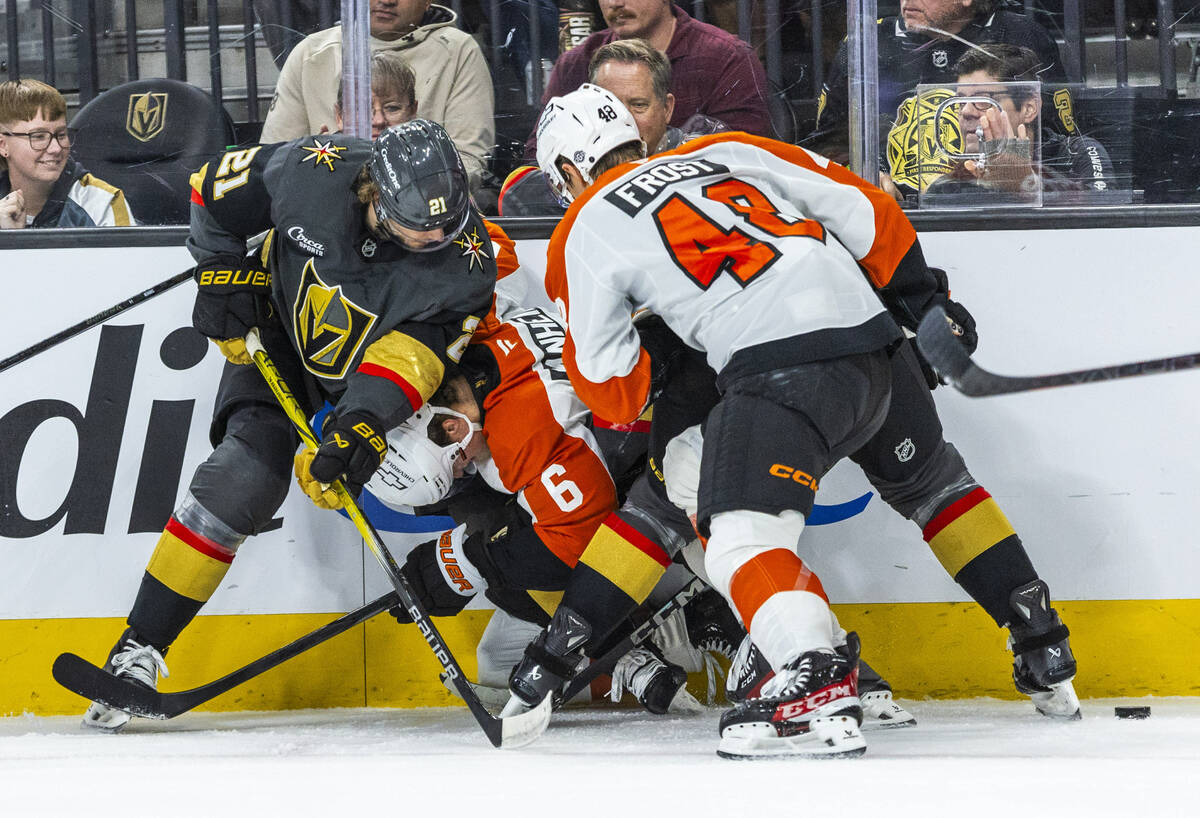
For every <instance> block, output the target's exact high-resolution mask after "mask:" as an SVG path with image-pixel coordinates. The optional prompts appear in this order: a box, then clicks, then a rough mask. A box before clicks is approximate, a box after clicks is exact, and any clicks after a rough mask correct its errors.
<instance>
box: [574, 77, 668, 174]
mask: <svg viewBox="0 0 1200 818" xmlns="http://www.w3.org/2000/svg"><path fill="white" fill-rule="evenodd" d="M593 82H594V83H595V84H596V85H599V86H600V87H601V88H603V89H605V90H606V91H611V92H612V93H613V95H614V96H615V97H616V98H617V99H619V100H621V103H622V104H623V105H624V106H625V107H626V108H628V109H629V113H631V114H633V119H634V121H635V122H636V123H637V129H638V133H639V134H641V137H642V141H643V142H645V143H646V149H647V150H648V151H649V152H650V153H657V152H658V150H659V146H660V145H661V143H662V139H663V137H664V136H666V133H667V125H668V124H669V123H670V121H671V114H672V113H674V111H675V98H674V97H673V96H672V95H670V94H667V98H666V100H665V101H664V100H661V99H659V98H658V97H657V96H655V94H654V79H653V77H652V76H651V75H650V66H648V65H646V64H645V63H643V62H617V61H616V60H609V61H608V62H606V63H603V64H601V66H600V67H599V68H598V69H597V70H596V77H595V79H594V80H593Z"/></svg>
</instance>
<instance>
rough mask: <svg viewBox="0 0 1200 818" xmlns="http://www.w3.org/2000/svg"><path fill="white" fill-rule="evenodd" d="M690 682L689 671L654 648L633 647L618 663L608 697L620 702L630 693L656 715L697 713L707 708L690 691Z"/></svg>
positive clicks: (651, 646) (650, 646) (613, 673)
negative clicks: (626, 693)
mask: <svg viewBox="0 0 1200 818" xmlns="http://www.w3.org/2000/svg"><path fill="white" fill-rule="evenodd" d="M687 679H688V675H687V671H686V670H684V669H683V668H682V667H680V666H679V665H676V664H672V663H671V662H668V661H667V660H666V659H664V658H663V656H662V654H661V653H660V652H659V650H658V649H657V648H656V647H654V646H653V645H647V646H645V647H640V648H634V649H633V650H631V651H629V653H626V654H625V655H624V656H622V657H621V659H620V661H618V662H617V665H616V667H614V668H613V672H612V688H611V689H610V690H609V692H608V696H609V698H610V699H611V700H612V701H614V702H619V701H621V696H622V695H624V693H625V691H626V690H628V691H629V692H630V693H632V694H633V695H634V696H635V697H636V698H637V700H638V703H639V704H641V706H642V707H644V708H646V710H648V711H650V712H651V713H653V714H655V715H656V716H661V715H663V714H665V713H696V712H699V711H701V710H703V709H704V707H703V705H701V704H700V702H698V701H696V699H695V697H694V696H692V694H691V693H689V692H688V689H687Z"/></svg>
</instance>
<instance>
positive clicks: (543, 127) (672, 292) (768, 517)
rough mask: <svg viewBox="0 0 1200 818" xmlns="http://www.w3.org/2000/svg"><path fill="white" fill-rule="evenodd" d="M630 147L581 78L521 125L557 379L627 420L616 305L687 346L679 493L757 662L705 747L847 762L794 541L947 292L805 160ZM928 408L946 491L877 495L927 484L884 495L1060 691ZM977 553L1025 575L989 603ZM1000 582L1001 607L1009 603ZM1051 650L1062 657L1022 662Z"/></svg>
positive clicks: (848, 184)
mask: <svg viewBox="0 0 1200 818" xmlns="http://www.w3.org/2000/svg"><path fill="white" fill-rule="evenodd" d="M643 151H644V148H643V146H642V144H641V142H640V140H639V139H638V134H637V130H636V127H635V125H634V123H633V120H632V117H630V116H629V114H628V112H627V111H625V110H624V108H623V107H622V106H621V105H620V103H619V102H618V101H617V100H616V99H615V98H614V97H613V96H612V95H611V94H608V93H607V92H605V91H603V90H601V89H599V88H596V87H594V86H584V87H582V88H581V89H579V90H578V91H576V92H573V93H572V94H568V95H566V96H564V97H561V98H556V99H553V100H551V101H550V103H548V105H547V107H546V110H545V111H544V112H543V115H542V118H541V120H540V122H539V127H538V161H539V165H540V166H541V168H542V170H543V171H544V172H545V173H546V175H547V177H548V178H549V179H550V180H551V182H552V184H554V185H555V187H556V188H557V189H558V191H559V192H560V194H561V195H562V196H563V197H564V198H566V199H568V200H573V201H572V204H571V207H570V209H569V210H568V212H567V214H566V216H565V218H564V219H563V221H562V222H561V223H560V224H559V226H558V228H557V229H556V231H555V233H554V236H553V237H552V238H551V241H550V246H549V250H548V262H547V273H546V288H547V293H548V294H549V295H550V297H551V299H553V300H554V301H555V302H556V303H557V304H558V306H559V308H560V310H561V311H562V312H563V315H564V317H566V318H567V321H568V325H569V336H568V341H567V343H566V345H565V351H564V356H563V357H564V363H565V366H566V369H567V372H568V374H569V375H570V378H571V382H572V384H573V385H574V386H575V389H576V392H577V393H578V395H579V396H580V397H581V398H582V399H583V400H584V401H585V403H587V404H588V405H589V407H590V408H591V409H592V410H593V411H594V412H596V413H597V414H600V415H602V416H603V417H605V418H606V419H609V420H612V421H614V422H629V421H631V420H633V419H634V418H636V417H637V416H638V415H639V413H640V412H641V411H642V410H643V408H644V406H645V404H646V401H647V397H648V395H649V393H650V385H651V374H652V360H651V358H650V356H649V354H648V353H647V352H646V351H645V350H643V349H642V348H641V347H640V345H639V343H638V336H637V334H636V332H635V330H634V327H633V325H632V321H631V314H632V313H633V312H634V311H635V310H639V309H648V310H650V311H651V312H653V313H655V314H657V315H659V316H661V317H662V319H663V320H664V321H665V322H666V323H667V325H668V326H669V327H670V329H671V330H673V331H674V332H675V333H676V334H677V335H678V336H679V337H680V338H681V339H682V340H683V341H684V342H685V343H687V344H688V345H690V346H692V347H694V348H696V349H698V350H701V351H702V352H703V353H705V355H706V357H707V359H708V362H709V364H710V365H711V366H712V368H713V370H715V371H716V372H717V374H718V378H717V385H718V389H719V391H720V400H719V401H718V402H717V404H716V406H715V408H714V409H713V410H712V412H711V413H710V414H709V415H708V417H707V420H706V422H705V428H704V445H703V452H702V455H701V464H700V478H699V486H698V496H697V503H696V505H697V523H698V528H699V531H700V532H701V534H703V535H706V536H708V538H709V539H708V550H707V554H706V557H705V568H706V569H707V572H708V574H709V577H710V579H711V580H712V582H713V584H714V586H715V587H716V588H717V589H718V590H719V591H721V593H722V594H723V595H724V596H725V597H726V598H727V599H728V600H729V601H730V603H731V605H732V606H733V607H734V608H735V610H736V611H737V613H738V615H739V616H740V618H741V619H742V621H743V622H744V623H745V624H746V625H747V627H748V630H749V631H750V633H751V635H752V637H753V639H754V642H755V644H756V645H757V646H758V648H759V650H760V651H761V652H762V654H763V655H764V656H765V657H766V659H767V660H768V661H769V662H770V665H771V666H772V668H774V670H775V675H774V676H773V677H772V678H771V679H770V680H769V681H768V682H767V684H765V685H764V686H763V687H762V689H761V690H760V691H758V692H757V693H756V695H753V696H752V697H751V698H749V699H747V700H746V701H745V702H743V703H741V704H739V705H737V706H735V707H734V708H733V709H732V710H730V711H728V712H727V713H726V714H725V715H724V716H723V718H722V720H721V743H720V747H719V749H718V753H719V754H721V755H723V756H727V757H758V756H779V755H835V754H838V755H850V754H859V753H861V752H863V750H864V749H865V743H864V741H863V739H862V735H861V733H860V731H859V722H860V721H861V707H860V702H859V700H858V697H857V671H856V660H857V639H856V638H855V637H854V635H853V634H850V635H849V638H848V640H847V644H846V645H845V646H843V647H841V648H840V649H838V648H837V647H835V642H834V635H833V633H832V624H831V617H830V613H829V607H828V600H827V598H826V596H825V593H824V590H823V589H822V587H821V583H820V580H819V579H818V578H817V577H816V576H815V575H814V574H813V573H812V572H811V570H809V568H808V567H807V566H806V565H805V564H804V563H803V562H802V561H801V560H800V558H799V557H798V556H797V554H796V551H795V548H796V544H797V542H798V538H799V536H800V533H801V531H802V530H803V527H804V520H805V516H806V515H807V514H808V513H809V512H810V511H811V509H812V505H813V497H814V494H815V492H816V489H817V484H818V481H819V480H820V478H821V477H822V476H823V475H824V474H825V473H826V471H828V469H829V468H830V467H831V466H832V465H833V464H834V463H835V462H836V461H837V460H839V459H841V458H842V457H844V456H847V455H851V454H854V453H858V452H860V451H861V450H863V449H864V448H868V447H867V444H868V443H869V442H872V444H873V445H874V446H875V447H878V441H876V440H874V438H875V435H876V433H877V431H878V430H880V429H881V428H882V427H883V426H884V424H885V421H887V420H888V414H889V413H888V409H889V405H890V402H891V400H892V392H893V384H894V383H902V382H903V378H901V380H899V381H897V380H896V371H897V369H898V368H900V363H904V365H905V366H907V365H908V363H905V362H909V363H911V362H912V359H911V351H910V350H908V348H907V347H906V346H904V342H903V338H902V334H901V332H900V330H899V328H898V326H897V324H896V320H900V321H902V323H904V325H905V326H908V325H910V324H911V325H913V326H915V325H916V323H917V322H919V319H920V317H921V316H922V315H923V314H924V313H925V312H926V311H927V310H928V309H929V307H930V306H932V305H933V304H935V303H940V304H943V305H945V304H946V303H951V304H953V302H947V298H946V291H945V288H944V285H943V286H940V287H939V281H938V278H937V276H936V275H935V274H934V273H933V272H932V271H931V270H930V269H929V268H928V267H927V265H926V264H925V261H924V258H923V256H922V254H921V249H920V245H919V243H918V242H917V240H916V234H915V232H914V231H913V229H912V226H911V225H910V224H909V223H908V220H907V219H906V218H905V216H904V214H903V213H902V212H901V211H900V209H899V208H898V207H897V206H896V204H895V203H894V201H892V200H891V199H890V197H888V196H887V195H886V194H884V193H883V192H882V191H880V190H878V189H876V188H874V187H873V186H871V185H868V184H866V183H864V182H863V181H862V180H860V179H858V177H856V176H854V175H853V174H851V173H849V172H848V171H847V170H846V169H845V168H841V167H840V166H837V165H835V164H832V163H830V162H829V161H828V160H826V159H824V158H823V157H819V156H816V155H814V154H811V153H809V152H807V151H804V150H802V149H800V148H796V147H793V146H790V145H784V144H782V143H778V142H773V141H771V140H765V139H760V138H757V137H751V136H749V135H746V134H721V135H716V136H711V137H704V138H701V139H698V140H694V141H692V142H689V143H687V144H685V145H683V146H681V147H680V148H679V149H677V150H675V151H672V152H669V153H666V154H662V155H659V156H656V157H655V158H653V159H652V160H650V161H648V162H645V163H637V161H638V160H640V159H641V158H642V156H643ZM631 163H632V164H631ZM884 303H886V304H887V307H886V308H885V306H884ZM954 306H956V307H957V305H954ZM960 309H961V308H960ZM963 312H964V313H965V311H963ZM893 316H895V320H894V319H893ZM968 318H969V316H968ZM900 352H903V358H902V356H901V355H900ZM893 359H895V361H894V360H893ZM897 362H899V363H897ZM913 367H915V363H912V367H909V368H910V369H911V368H913ZM904 399H905V400H906V401H907V400H910V399H912V398H911V397H910V396H907V395H906V396H904ZM925 399H926V400H927V399H928V393H927V392H926V394H925ZM929 406H930V411H932V402H929ZM932 417H933V425H934V426H935V427H936V429H935V431H936V440H937V441H938V443H939V444H940V446H942V447H948V449H945V448H944V449H942V450H940V453H939V457H938V459H937V460H935V461H933V463H932V465H931V468H932V469H935V470H936V469H942V468H944V469H946V472H945V473H946V474H947V475H950V474H951V473H952V472H953V471H954V470H956V469H957V470H960V471H961V474H962V475H964V476H965V482H964V483H963V485H962V486H957V487H956V486H952V485H942V488H944V489H947V490H948V491H942V492H940V493H938V494H937V495H936V496H930V497H928V501H929V505H928V507H925V506H922V507H921V508H917V507H915V506H914V507H913V508H907V507H905V506H906V504H909V503H911V501H912V499H913V498H912V497H907V498H906V497H903V496H900V495H901V494H902V492H901V491H897V489H907V488H915V489H919V490H921V491H928V489H929V488H930V486H929V485H927V484H923V483H921V481H919V480H918V481H915V482H914V484H913V485H911V486H893V487H892V489H893V492H892V497H891V498H885V499H888V502H889V503H891V504H892V505H893V507H895V508H897V510H902V508H903V511H902V513H905V516H909V517H910V518H911V519H914V521H918V522H919V524H920V525H922V527H923V528H925V529H926V535H927V539H929V540H930V544H931V548H933V550H934V552H935V554H937V555H938V557H939V560H941V561H942V563H943V565H945V566H946V567H947V569H948V570H949V571H950V572H951V575H952V576H955V578H956V580H959V581H960V584H963V586H964V587H965V588H967V589H968V590H969V591H971V593H972V596H973V597H975V598H976V599H978V600H979V601H980V603H981V604H983V605H984V607H985V609H987V610H988V612H989V613H990V614H992V616H993V617H994V618H995V619H996V620H997V623H998V624H1001V625H1006V626H1008V627H1010V628H1011V630H1012V633H1013V637H1014V639H1015V640H1016V643H1017V644H1016V645H1015V646H1014V651H1015V652H1016V654H1017V655H1016V662H1015V672H1016V678H1017V682H1018V686H1019V687H1020V686H1021V684H1022V681H1023V680H1025V681H1027V682H1033V683H1036V685H1038V686H1039V688H1042V689H1043V690H1044V692H1045V693H1046V694H1047V695H1050V694H1054V693H1055V692H1056V691H1054V690H1052V689H1051V688H1052V687H1054V686H1056V685H1061V684H1066V685H1067V688H1068V689H1069V679H1070V678H1071V677H1072V676H1073V675H1074V672H1075V666H1074V661H1073V659H1072V658H1071V657H1070V651H1069V647H1068V646H1067V642H1066V637H1067V633H1066V628H1065V627H1063V626H1062V624H1061V621H1059V619H1058V616H1057V614H1056V613H1054V611H1053V609H1052V608H1050V607H1049V604H1048V595H1047V593H1046V590H1045V584H1044V583H1043V582H1042V581H1041V580H1040V579H1038V578H1037V575H1036V573H1035V572H1033V569H1032V566H1030V565H1029V561H1028V558H1027V557H1026V556H1025V555H1024V551H1023V549H1022V547H1021V545H1020V541H1019V539H1018V538H1017V537H1016V536H1015V534H1014V533H1013V532H1012V529H1011V526H1009V525H1008V524H1007V521H1006V520H1004V518H1003V515H1002V514H1001V513H1000V512H999V510H998V509H997V508H995V504H994V502H993V501H992V500H991V499H990V497H988V495H987V493H986V492H985V491H983V490H982V488H980V487H978V484H975V483H974V481H973V480H972V479H971V478H970V475H969V473H967V472H966V470H965V466H962V461H961V458H959V457H958V456H957V453H956V452H954V451H953V447H949V446H948V444H946V443H945V441H943V440H942V439H941V434H940V424H937V423H936V413H935V412H933V413H932ZM856 459H857V458H856ZM937 477H938V476H937V475H935V478H937ZM935 482H936V480H935ZM956 488H961V489H963V491H962V496H961V497H959V496H958V495H955V494H954V493H953V491H954V490H955V489H956ZM930 516H932V517H934V519H933V520H930V519H929V517H930ZM926 523H928V525H926ZM930 527H933V528H934V529H936V530H934V531H932V532H931V530H930ZM939 535H940V536H941V541H939V540H938V537H939ZM989 555H990V556H989ZM964 563H965V564H966V566H967V568H971V571H967V570H966V568H964ZM993 565H1001V566H1002V567H1003V570H1004V571H1005V572H1006V574H1007V576H1008V578H1009V579H1016V578H1017V577H1022V579H1021V580H1020V583H1026V584H1020V583H1018V582H1012V583H1010V584H1008V585H1007V586H1005V587H1004V594H1003V597H1002V598H1000V599H997V598H996V594H995V591H996V588H995V587H990V586H995V583H990V586H989V587H984V586H988V585H989V584H988V583H986V582H977V580H978V577H975V576H968V577H966V579H964V578H963V576H962V575H963V574H971V573H973V572H976V571H986V569H987V568H988V567H990V566H993ZM972 566H974V567H973V568H972ZM975 586H979V587H975ZM1014 588H1015V589H1016V590H1013V589H1014ZM977 590H978V591H981V593H978V594H977V593H976V591H977ZM1010 591H1011V592H1012V594H1013V595H1017V594H1018V592H1020V593H1021V594H1022V596H1021V598H1020V599H1016V598H1015V596H1014V597H1013V599H1012V601H1011V602H1010V598H1009V592H1010ZM1029 601H1032V602H1033V604H1032V605H1029V604H1025V603H1028V602H1029ZM1018 603H1020V604H1018ZM1001 609H1003V610H1001ZM1014 611H1016V612H1017V615H1016V616H1014ZM1022 640H1025V641H1022ZM1051 642H1053V643H1054V646H1055V653H1054V655H1056V656H1061V657H1062V659H1061V661H1059V662H1058V663H1057V664H1053V665H1051V666H1046V665H1045V664H1044V663H1043V664H1041V665H1038V664H1037V663H1039V662H1043V660H1044V658H1045V657H1044V656H1043V654H1045V653H1046V646H1047V645H1049V644H1050V643H1051ZM515 690H516V688H515V687H514V691H515ZM1064 695H1066V694H1064ZM1070 698H1071V699H1073V698H1074V695H1073V692H1071V693H1070ZM1036 701H1037V699H1036V696H1035V702H1036ZM1070 706H1071V705H1070V702H1068V704H1067V707H1068V708H1070ZM1077 709H1078V705H1077V702H1075V703H1074V711H1064V714H1065V715H1070V714H1071V712H1077Z"/></svg>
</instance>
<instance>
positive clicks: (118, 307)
mask: <svg viewBox="0 0 1200 818" xmlns="http://www.w3.org/2000/svg"><path fill="white" fill-rule="evenodd" d="M266 237H267V232H265V231H264V232H262V233H259V234H257V235H255V236H252V237H251V238H250V239H249V240H248V241H247V242H246V253H247V254H250V253H256V252H258V249H259V248H260V247H262V244H263V241H265V240H266ZM195 274H196V268H195V267H189V268H188V269H186V270H184V271H183V272H182V273H176V274H175V275H173V276H171V277H170V278H168V279H167V280H165V281H160V282H158V283H157V284H155V285H153V286H152V287H150V288H149V289H147V290H142V291H141V292H140V293H138V294H137V295H131V296H130V297H129V298H126V299H125V300H124V301H121V302H119V303H117V304H113V305H112V306H111V307H109V308H108V309H106V310H101V311H100V312H98V313H96V314H95V315H93V316H92V317H91V318H85V319H83V320H82V321H80V322H79V323H78V324H73V325H71V326H69V327H67V328H66V329H64V330H63V331H62V332H56V333H54V334H53V335H51V336H50V337H49V338H45V339H43V340H41V341H38V342H37V343H36V344H34V345H33V346H30V347H26V348H25V349H23V350H21V351H20V352H18V353H16V354H14V355H9V356H8V357H7V358H5V359H4V360H2V361H0V372H3V371H4V370H6V369H8V368H9V367H11V366H16V365H17V364H19V363H21V362H22V361H26V360H29V359H30V358H32V357H33V356H34V355H39V354H41V353H43V352H45V351H46V350H48V349H50V348H51V347H54V346H58V345H59V344H61V343H62V342H63V341H66V340H68V339H70V338H74V337H75V336H76V335H78V334H79V333H81V332H85V331H87V330H89V329H91V328H92V327H94V326H97V325H99V324H103V323H104V322H105V321H107V320H108V319H110V318H112V317H113V316H114V315H120V314H121V313H123V312H125V310H127V309H129V308H130V307H136V306H137V305H138V304H141V303H142V302H143V301H149V300H150V299H151V298H154V296H156V295H162V294H163V293H165V292H166V291H167V290H171V289H174V288H175V287H178V286H179V285H180V284H182V283H183V282H185V281H187V280H188V279H189V278H191V277H192V276H194V275H195Z"/></svg>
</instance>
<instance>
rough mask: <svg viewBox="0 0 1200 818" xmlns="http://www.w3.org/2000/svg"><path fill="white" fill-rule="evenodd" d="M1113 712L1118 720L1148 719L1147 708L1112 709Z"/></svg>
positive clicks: (1148, 709) (1148, 710)
mask: <svg viewBox="0 0 1200 818" xmlns="http://www.w3.org/2000/svg"><path fill="white" fill-rule="evenodd" d="M1113 712H1115V713H1116V714H1117V718H1119V719H1148V718H1150V708H1149V707H1114V708H1113Z"/></svg>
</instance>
